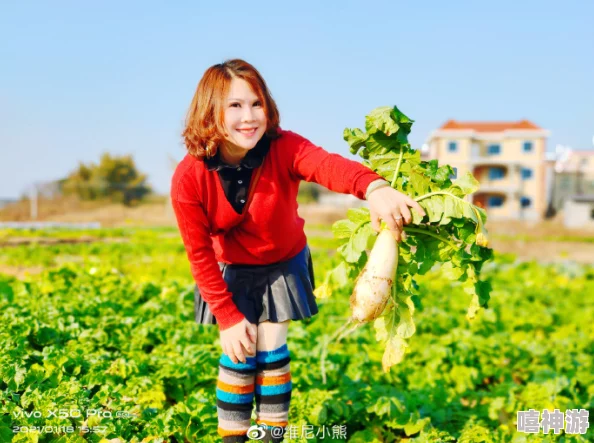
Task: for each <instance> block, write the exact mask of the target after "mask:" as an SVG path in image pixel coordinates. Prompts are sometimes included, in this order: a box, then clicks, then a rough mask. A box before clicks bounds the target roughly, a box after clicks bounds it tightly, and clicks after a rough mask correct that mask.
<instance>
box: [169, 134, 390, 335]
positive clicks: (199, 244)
mask: <svg viewBox="0 0 594 443" xmlns="http://www.w3.org/2000/svg"><path fill="white" fill-rule="evenodd" d="M279 132H280V134H281V137H279V138H278V139H276V140H272V141H271V144H270V150H269V152H268V154H267V155H266V157H265V159H264V162H263V163H262V166H261V168H262V171H261V175H260V177H259V180H258V181H257V184H256V186H255V188H254V190H253V191H252V192H253V193H254V196H253V199H252V201H251V203H250V205H249V207H244V209H243V213H242V214H238V213H237V212H235V211H234V209H233V207H232V206H231V204H230V203H229V202H228V200H227V198H226V196H225V192H224V190H223V188H222V186H221V184H220V182H219V177H218V176H217V172H216V171H208V170H207V168H206V167H205V164H204V162H203V161H201V160H198V159H196V158H195V157H193V156H191V155H189V154H187V155H186V156H185V157H184V159H183V160H182V161H181V162H180V163H179V165H178V166H177V168H176V170H175V173H174V175H173V179H172V183H171V200H172V204H173V208H174V211H175V216H176V218H177V223H178V226H179V230H180V232H181V237H182V239H183V242H184V245H185V248H186V252H187V255H188V259H189V260H190V267H191V271H192V275H193V277H194V280H195V281H196V284H197V285H198V288H200V294H201V295H202V297H203V299H204V301H205V302H206V303H207V304H208V306H209V308H210V310H211V312H212V314H213V315H214V316H215V317H216V319H217V323H218V324H219V328H220V330H224V329H227V328H230V327H231V326H233V325H235V324H237V323H239V322H240V321H241V320H243V318H244V315H243V314H242V313H241V312H240V311H239V310H238V309H237V306H236V305H235V303H234V302H233V300H232V298H231V297H232V294H231V292H229V291H228V290H227V283H226V282H225V280H224V279H223V276H222V274H221V270H220V268H219V266H218V264H217V262H224V263H237V264H262V265H265V264H270V263H275V262H278V261H284V260H289V259H290V258H292V257H294V256H295V255H297V254H298V253H299V252H300V251H301V250H302V249H303V248H304V247H305V244H306V242H307V239H306V237H305V233H304V231H303V225H304V224H305V221H304V220H303V219H302V218H301V217H299V215H298V213H297V206H298V205H297V191H298V190H299V182H300V181H301V180H305V181H308V182H316V183H319V184H320V185H322V186H324V187H326V188H328V189H330V190H331V191H335V192H340V193H343V194H352V195H354V196H355V197H358V198H359V199H361V200H364V199H365V191H366V190H367V186H368V185H369V184H370V183H371V182H372V181H374V180H377V179H378V178H381V176H379V175H378V174H376V173H375V172H373V171H372V170H371V169H369V168H367V167H366V166H364V165H362V164H360V163H358V162H355V161H353V160H349V159H346V158H344V157H342V156H340V155H338V154H332V153H329V152H327V151H325V150H324V149H322V148H321V147H318V146H316V145H314V144H313V143H311V142H310V141H309V140H307V139H305V138H304V137H302V136H300V135H298V134H296V133H294V132H292V131H286V130H282V129H280V128H279ZM255 174H256V171H255V170H254V172H253V176H255Z"/></svg>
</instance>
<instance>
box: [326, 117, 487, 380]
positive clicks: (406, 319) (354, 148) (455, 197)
mask: <svg viewBox="0 0 594 443" xmlns="http://www.w3.org/2000/svg"><path fill="white" fill-rule="evenodd" d="M412 124H413V120H411V119H410V118H408V117H407V116H406V115H405V114H403V113H402V112H401V111H400V110H399V109H398V108H397V107H395V106H394V107H387V106H386V107H379V108H376V109H374V110H373V111H371V113H369V115H367V117H366V119H365V131H363V130H361V129H358V128H355V129H348V128H347V129H345V130H344V140H345V141H346V142H347V143H348V144H349V146H350V151H351V153H353V154H359V155H360V156H361V157H362V158H363V164H364V165H366V166H368V167H369V168H371V169H372V170H374V171H375V172H377V173H378V174H379V175H381V176H382V177H384V178H385V179H386V180H388V181H389V182H390V184H391V186H392V187H393V188H394V189H397V190H398V191H400V192H402V193H405V194H407V195H409V196H410V197H412V198H413V199H415V200H416V201H417V202H419V204H420V205H421V206H422V207H423V209H424V210H425V212H426V214H427V215H426V216H424V217H423V216H421V215H420V214H418V213H417V212H416V211H414V210H411V214H412V215H413V219H412V222H411V223H410V224H408V225H405V227H404V231H405V232H406V234H407V238H406V240H404V241H402V242H401V244H400V246H399V257H398V267H397V271H396V275H395V279H394V282H395V284H394V287H393V290H392V297H391V300H390V303H389V304H388V305H387V307H386V309H385V310H384V315H383V316H382V317H380V318H378V319H377V320H375V322H374V327H375V329H376V338H377V339H378V341H381V342H383V343H384V344H385V352H384V358H383V367H384V371H387V370H389V368H390V366H392V365H394V364H397V363H399V362H400V361H401V360H402V358H403V357H404V354H405V352H406V348H407V347H408V343H407V341H406V340H407V339H409V338H410V337H411V336H412V335H413V334H414V333H415V329H416V327H415V323H414V318H413V314H414V310H415V306H417V307H418V306H420V300H419V298H418V291H417V290H416V288H417V284H416V282H415V276H416V275H422V274H425V273H426V272H427V271H429V270H430V269H431V268H432V267H433V266H434V265H435V264H441V272H442V274H443V275H444V276H445V277H447V278H448V279H450V280H453V281H458V282H460V284H461V285H462V286H463V288H464V291H465V292H466V293H467V294H468V296H469V298H470V305H469V308H468V315H467V316H468V318H469V319H471V318H473V317H474V316H475V314H476V312H477V311H478V310H479V309H480V308H481V307H484V306H486V305H487V302H488V300H489V293H490V291H491V286H490V284H489V283H488V282H486V281H481V280H480V278H479V276H480V271H481V267H482V266H483V264H484V263H485V262H486V261H487V260H489V259H490V258H492V255H493V251H492V249H490V248H488V247H487V246H488V238H487V232H486V229H485V222H486V220H487V215H486V213H485V211H484V210H483V209H482V208H480V207H477V206H475V205H474V204H472V200H471V199H469V198H468V196H469V195H470V194H472V193H474V192H476V191H477V190H478V187H479V183H478V181H477V180H476V179H475V178H474V177H473V175H472V174H471V173H467V174H466V175H464V176H462V177H460V178H458V179H455V180H452V176H453V174H454V170H453V168H452V167H451V166H449V165H441V166H440V165H439V164H438V162H437V160H430V161H423V160H421V156H420V152H419V151H418V150H415V149H413V148H411V146H410V144H409V142H408V134H409V133H410V131H411V127H412ZM347 217H348V218H347V219H344V220H339V221H337V222H336V223H335V224H334V225H333V227H332V230H333V233H334V236H335V237H336V238H338V239H341V240H342V241H343V244H342V245H341V246H340V247H339V248H338V251H339V253H340V255H341V257H342V261H341V263H340V264H339V265H338V266H337V267H336V268H334V269H333V270H331V271H329V272H328V273H327V274H326V277H325V280H324V283H323V284H322V285H321V286H320V287H318V288H317V289H316V296H318V297H320V298H324V297H328V296H330V295H331V293H332V291H333V290H334V289H336V288H341V287H344V286H347V285H348V284H349V282H352V281H353V280H354V279H355V278H356V277H357V275H359V273H360V271H361V270H362V268H363V267H364V266H365V263H366V262H367V258H368V252H367V251H368V250H370V249H371V247H372V246H373V243H374V241H375V239H376V237H377V233H376V232H375V231H373V229H371V220H370V216H369V210H367V209H365V208H358V209H350V210H349V211H348V214H347Z"/></svg>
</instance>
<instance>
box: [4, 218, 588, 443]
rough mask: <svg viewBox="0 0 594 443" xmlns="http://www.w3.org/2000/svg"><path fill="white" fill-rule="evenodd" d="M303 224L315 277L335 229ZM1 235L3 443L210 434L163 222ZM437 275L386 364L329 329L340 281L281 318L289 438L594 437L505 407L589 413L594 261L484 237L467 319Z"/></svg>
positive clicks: (345, 290)
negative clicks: (477, 287) (527, 253)
mask: <svg viewBox="0 0 594 443" xmlns="http://www.w3.org/2000/svg"><path fill="white" fill-rule="evenodd" d="M306 228H307V229H308V230H307V231H306V233H307V234H308V240H309V245H310V248H311V250H312V257H313V260H314V265H315V274H316V283H317V285H318V286H320V285H321V284H322V283H323V280H324V276H325V275H327V272H328V271H331V270H333V269H336V268H337V267H338V266H339V265H340V263H341V259H340V256H339V255H338V254H337V253H336V251H337V248H339V247H340V245H341V244H343V240H341V239H340V238H334V237H333V236H332V230H331V227H330V226H306ZM9 237H10V238H13V239H14V238H15V237H19V238H20V240H22V241H19V242H18V244H17V245H13V246H4V247H2V249H0V409H1V412H0V441H1V442H11V441H12V442H49V441H52V442H63V443H66V442H83V441H93V442H101V441H104V442H106V441H107V442H118V441H119V442H141V441H142V442H166V441H170V442H211V441H212V442H214V441H219V440H218V437H217V435H216V426H217V417H216V407H215V405H216V402H215V384H216V379H217V373H218V367H217V364H218V358H219V356H220V353H221V349H220V346H219V342H218V333H217V329H216V327H210V326H204V325H197V324H196V323H195V322H194V321H193V292H192V291H193V283H192V280H191V277H190V272H189V265H188V263H187V259H186V256H185V251H184V248H183V245H182V243H181V240H180V238H179V236H178V234H177V231H176V230H175V229H173V228H162V229H127V228H126V229H110V230H96V231H84V232H80V233H73V232H66V231H51V232H49V231H48V232H30V233H24V232H16V231H13V232H9V231H4V232H0V243H2V241H4V240H6V239H7V238H9ZM76 239H78V241H75V240H76ZM49 240H52V241H49ZM444 274H447V272H446V273H444V272H441V271H440V270H439V265H436V266H435V267H433V268H432V269H430V270H427V272H426V273H424V274H423V275H417V276H416V284H417V287H416V288H415V293H416V303H415V309H414V319H415V325H416V331H415V334H414V335H413V336H411V338H410V339H408V340H407V347H406V349H405V357H404V358H402V359H401V361H399V363H397V364H393V365H391V367H390V368H389V371H387V372H386V371H383V370H382V355H383V352H384V349H383V347H382V346H380V344H379V343H378V337H376V329H374V327H373V324H367V325H365V326H362V327H360V328H358V329H357V330H355V331H354V332H353V333H352V334H349V335H348V336H347V337H346V338H344V339H343V340H342V341H340V342H338V343H336V342H330V343H328V339H329V337H331V336H332V335H333V333H334V332H335V331H337V330H338V329H339V328H340V327H341V326H342V325H344V323H345V321H346V320H347V319H348V317H349V316H350V308H349V296H350V294H351V292H352V289H353V287H352V282H351V283H347V284H346V285H344V286H341V287H340V288H338V289H336V290H334V291H333V292H332V295H331V296H327V297H324V298H323V299H320V300H319V302H318V304H319V306H320V312H319V314H318V315H316V316H315V317H314V318H313V319H311V320H310V321H307V322H294V323H293V324H292V325H291V327H290V329H289V339H288V347H289V350H290V353H291V359H292V361H291V374H292V380H293V394H292V402H291V410H290V423H291V426H292V427H293V431H292V432H293V436H294V437H295V438H294V439H291V440H288V439H287V441H299V442H314V441H330V440H337V439H341V438H342V440H343V441H349V442H361V443H372V442H418V443H421V442H423V443H425V442H427V443H428V442H454V441H458V442H466V443H471V442H517V443H519V442H553V441H555V442H557V441H558V442H578V441H580V442H581V441H594V437H593V436H594V430H593V429H592V426H591V427H590V429H588V431H587V432H586V434H581V435H574V434H568V433H565V432H564V431H561V432H560V434H558V435H555V434H554V433H553V431H552V430H551V431H550V432H549V433H548V434H547V435H545V434H544V433H543V431H542V429H541V430H540V431H539V432H538V433H536V434H529V433H524V432H519V431H518V430H517V429H516V423H517V412H518V411H528V410H529V409H534V410H536V411H541V412H542V411H543V410H545V409H548V410H550V411H552V410H553V409H555V408H556V409H559V410H560V411H562V412H565V411H566V410H568V409H587V410H589V411H590V412H592V411H593V410H594V322H593V319H594V297H593V294H594V269H593V268H592V267H590V266H586V265H576V264H573V263H571V262H568V263H562V264H556V265H540V264H539V263H537V262H534V261H531V262H519V261H518V260H516V258H515V256H512V255H499V254H497V252H495V256H494V259H493V260H489V261H487V262H486V263H485V264H484V266H483V267H482V270H481V279H482V281H484V282H485V284H490V287H491V292H490V300H489V301H488V306H487V307H486V308H481V309H479V310H478V311H477V312H476V315H475V317H474V318H473V319H472V320H470V319H469V318H468V317H467V313H468V307H469V304H471V301H472V300H471V298H472V294H469V293H468V291H465V287H464V283H463V282H460V281H456V280H453V279H451V278H447V276H446V275H444ZM324 349H326V351H327V353H326V355H325V358H324V359H323V361H322V359H321V355H322V353H323V351H324ZM322 363H323V368H322V366H321V365H322ZM322 373H324V375H325V376H324V377H322ZM590 420H592V418H590ZM338 428H340V429H343V430H344V431H345V432H344V435H342V436H338V435H329V434H330V432H329V431H331V430H333V429H334V430H336V429H338ZM323 430H324V431H323ZM323 432H324V434H323Z"/></svg>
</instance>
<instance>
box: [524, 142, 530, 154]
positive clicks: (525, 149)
mask: <svg viewBox="0 0 594 443" xmlns="http://www.w3.org/2000/svg"><path fill="white" fill-rule="evenodd" d="M523 151H524V152H527V153H528V152H532V142H524V148H523Z"/></svg>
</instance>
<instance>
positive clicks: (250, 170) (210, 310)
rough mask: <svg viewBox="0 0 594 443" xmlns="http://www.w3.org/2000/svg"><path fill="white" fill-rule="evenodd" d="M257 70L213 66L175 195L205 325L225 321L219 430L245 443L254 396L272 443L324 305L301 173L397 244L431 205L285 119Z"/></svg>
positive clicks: (232, 64)
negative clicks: (302, 342)
mask: <svg viewBox="0 0 594 443" xmlns="http://www.w3.org/2000/svg"><path fill="white" fill-rule="evenodd" d="M279 122H280V118H279V112H278V109H277V107H276V104H275V102H274V100H273V98H272V95H271V94H270V92H269V90H268V88H267V86H266V83H265V82H264V79H263V78H262V76H261V75H260V73H259V72H258V71H257V70H256V69H255V68H254V67H253V66H252V65H250V64H249V63H247V62H245V61H243V60H238V59H234V60H228V61H226V62H224V63H222V64H217V65H214V66H212V67H210V68H209V69H207V70H206V72H205V73H204V75H203V77H202V79H201V80H200V82H199V84H198V87H197V90H196V93H195V94H194V98H193V100H192V103H191V105H190V109H189V111H188V115H187V120H186V127H185V130H184V132H183V137H184V142H185V145H186V148H187V150H188V154H187V155H186V156H185V158H184V159H183V160H182V161H181V162H180V163H179V165H178V167H177V169H176V171H175V174H174V176H173V180H172V186H171V197H172V202H173V207H174V210H175V214H176V218H177V222H178V226H179V229H180V233H181V236H182V239H183V242H184V245H185V248H186V251H187V255H188V259H189V261H190V266H191V270H192V275H193V277H194V279H195V281H196V300H195V301H196V305H195V307H196V321H197V322H198V323H202V324H218V325H219V331H220V339H221V347H222V351H223V354H222V356H221V358H220V360H219V378H218V383H217V411H218V420H219V426H218V433H219V435H221V436H222V437H223V441H224V442H235V441H246V433H247V431H248V428H250V417H251V413H252V402H253V399H254V396H255V399H256V424H257V425H260V426H261V427H262V428H263V429H265V440H266V441H270V439H272V441H282V435H283V433H282V431H283V428H284V427H286V426H287V424H288V414H289V404H290V399H291V387H292V386H291V376H290V364H289V362H290V356H289V351H288V347H287V343H286V339H287V330H288V325H289V322H290V321H291V320H301V319H304V318H308V317H311V316H313V315H315V314H316V313H317V312H318V308H317V305H316V302H315V297H314V296H313V275H312V274H313V272H312V269H313V267H312V265H311V255H310V253H309V249H308V247H307V239H306V236H305V233H304V231H303V225H304V220H303V219H302V218H300V217H299V216H298V213H297V192H298V189H299V182H300V181H301V180H305V181H309V182H316V183H319V184H321V185H323V186H325V187H326V188H328V189H330V190H332V191H336V192H341V193H350V194H352V195H355V196H356V197H358V198H360V199H365V198H367V200H368V201H369V207H370V213H371V220H372V226H373V228H374V229H375V230H376V231H378V232H379V229H380V219H381V220H383V221H385V222H386V224H387V226H388V227H389V228H390V230H391V231H392V232H393V235H394V236H395V238H396V240H398V241H400V239H401V237H402V228H403V223H410V220H411V214H410V210H409V208H408V206H411V207H414V208H415V209H416V210H418V211H419V213H421V214H424V212H423V209H422V208H421V207H420V206H419V205H418V203H416V202H415V201H414V200H412V199H411V198H409V197H408V196H406V195H404V194H402V193H400V192H398V191H396V190H394V189H392V188H391V187H390V186H389V183H387V182H386V181H385V180H384V179H383V178H382V177H380V176H379V175H378V174H376V173H375V172H373V171H372V170H370V169H369V168H367V167H365V166H363V165H361V164H360V163H357V162H355V161H352V160H348V159H346V158H343V157H341V156H340V155H337V154H331V153H328V152H326V151H325V150H324V149H322V148H320V147H318V146H315V145H314V144H312V143H311V142H310V141H309V140H307V139H305V138H304V137H302V136H300V135H298V134H296V133H294V132H292V131H288V130H283V129H281V128H280V126H279Z"/></svg>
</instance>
